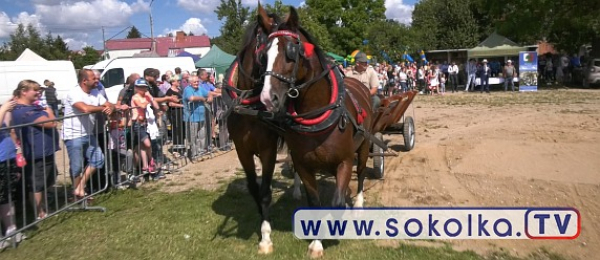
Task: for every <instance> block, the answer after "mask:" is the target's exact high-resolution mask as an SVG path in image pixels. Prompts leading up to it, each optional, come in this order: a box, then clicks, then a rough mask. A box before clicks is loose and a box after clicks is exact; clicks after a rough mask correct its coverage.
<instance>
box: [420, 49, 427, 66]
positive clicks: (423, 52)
mask: <svg viewBox="0 0 600 260" xmlns="http://www.w3.org/2000/svg"><path fill="white" fill-rule="evenodd" d="M420 54H421V60H422V61H423V64H427V63H428V62H427V58H426V57H425V51H424V50H421V53H420Z"/></svg>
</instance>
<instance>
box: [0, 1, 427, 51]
mask: <svg viewBox="0 0 600 260" xmlns="http://www.w3.org/2000/svg"><path fill="white" fill-rule="evenodd" d="M416 1H418V0H386V8H387V11H386V16H387V17H388V18H392V19H397V20H398V21H400V22H403V23H410V21H411V12H412V10H413V8H414V3H415V2H416ZM150 2H151V0H0V42H4V41H6V40H7V39H8V38H9V35H10V34H11V33H12V32H13V31H14V29H15V28H16V27H17V24H19V23H24V24H28V23H30V24H33V25H34V26H35V27H37V28H38V29H39V30H40V31H41V32H42V33H43V34H46V33H47V32H52V33H53V34H60V35H61V37H63V38H64V39H65V40H66V41H67V44H68V45H69V47H70V48H71V49H72V50H78V49H81V47H82V46H84V45H91V46H94V47H95V48H97V49H101V48H102V27H104V35H105V37H106V39H109V38H112V37H114V38H115V39H118V38H124V37H125V36H126V35H127V31H128V29H126V28H127V27H128V26H132V25H134V26H136V27H137V28H138V29H139V30H140V32H141V33H142V34H143V35H146V36H148V37H150V34H151V30H150V19H149V13H150ZM273 2H274V0H262V1H261V3H269V4H272V3H273ZM242 3H243V4H244V5H247V6H250V7H254V6H256V5H257V3H258V2H257V0H242ZM283 3H284V4H288V5H293V6H299V5H301V4H303V1H299V0H283ZM219 4H220V0H154V2H153V3H152V8H151V9H152V16H153V20H154V35H155V36H159V35H166V34H168V33H169V32H171V31H176V30H184V31H186V32H189V31H192V32H193V33H194V34H202V33H206V34H207V35H209V36H211V37H214V36H218V35H219V34H220V32H219V29H220V27H221V24H222V22H221V21H219V20H218V19H217V16H216V14H215V13H214V10H215V9H216V8H217V6H218V5H219ZM124 29H126V30H125V31H123V32H121V33H119V32H120V31H122V30H124Z"/></svg>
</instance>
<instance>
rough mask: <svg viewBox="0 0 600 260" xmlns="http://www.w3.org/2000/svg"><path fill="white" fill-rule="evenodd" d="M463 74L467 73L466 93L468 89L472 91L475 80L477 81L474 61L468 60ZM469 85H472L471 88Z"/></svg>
mask: <svg viewBox="0 0 600 260" xmlns="http://www.w3.org/2000/svg"><path fill="white" fill-rule="evenodd" d="M465 72H466V73H467V86H465V91H467V92H468V91H469V88H471V91H472V90H473V87H474V86H475V80H476V79H477V64H475V60H473V59H471V60H469V64H467V66H466V71H465ZM471 84H473V87H471Z"/></svg>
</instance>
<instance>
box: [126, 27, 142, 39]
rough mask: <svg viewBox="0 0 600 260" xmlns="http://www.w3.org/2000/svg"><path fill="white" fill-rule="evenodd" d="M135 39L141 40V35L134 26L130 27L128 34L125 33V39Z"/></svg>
mask: <svg viewBox="0 0 600 260" xmlns="http://www.w3.org/2000/svg"><path fill="white" fill-rule="evenodd" d="M135 38H142V33H140V31H139V30H138V29H137V28H135V26H132V27H131V30H129V33H127V39H135Z"/></svg>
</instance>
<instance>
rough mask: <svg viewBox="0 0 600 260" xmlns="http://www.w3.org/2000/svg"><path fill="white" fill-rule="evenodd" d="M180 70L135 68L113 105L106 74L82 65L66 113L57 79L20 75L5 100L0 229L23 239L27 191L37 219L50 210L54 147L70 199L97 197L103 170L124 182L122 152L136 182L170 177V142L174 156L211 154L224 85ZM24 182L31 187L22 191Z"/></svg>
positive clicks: (0, 113)
mask: <svg viewBox="0 0 600 260" xmlns="http://www.w3.org/2000/svg"><path fill="white" fill-rule="evenodd" d="M174 71H175V73H173V72H171V71H167V72H165V73H164V74H163V75H162V76H160V75H161V74H160V72H159V71H158V70H157V69H153V68H147V69H145V70H144V71H143V74H142V75H139V74H137V73H134V74H131V75H129V77H128V79H127V82H126V83H125V84H124V86H123V89H122V90H121V92H120V94H119V99H118V101H117V103H116V104H113V103H111V102H109V101H108V98H107V95H106V92H105V89H104V86H102V83H101V82H100V81H99V76H100V73H99V72H98V71H95V70H88V69H82V70H80V71H79V72H78V75H77V78H78V85H77V86H73V89H72V90H70V91H69V93H68V94H67V95H66V97H65V99H64V100H62V101H63V102H62V104H63V108H64V116H62V117H59V114H58V106H57V105H58V99H57V97H56V91H55V89H54V83H52V82H51V81H50V80H46V81H45V82H44V87H42V85H40V84H39V83H37V82H35V81H32V80H22V81H21V82H20V83H19V84H18V86H17V88H16V89H15V90H14V91H13V98H12V99H11V100H10V101H9V102H6V103H5V104H3V105H2V106H0V122H1V123H2V128H0V221H1V224H2V227H3V229H2V233H1V235H3V236H10V237H11V239H17V240H18V241H20V240H21V239H22V238H23V236H22V235H21V234H20V233H19V234H14V232H15V231H16V230H17V227H16V223H14V219H15V218H14V214H15V209H14V207H15V201H17V200H25V198H24V197H29V199H30V201H31V204H32V206H31V209H32V211H33V212H34V215H35V218H37V219H38V220H40V219H44V218H46V217H47V215H48V212H46V209H47V207H45V204H46V203H47V202H46V201H45V199H46V198H47V197H48V196H46V195H47V194H46V193H48V192H49V191H50V189H51V188H52V187H53V185H55V183H56V176H57V169H58V167H57V162H56V158H55V154H56V152H57V151H59V150H61V149H66V154H67V155H68V161H69V163H68V174H69V177H70V179H71V184H72V188H71V189H72V193H71V194H70V195H71V197H72V201H82V200H90V199H93V198H92V197H91V196H90V195H91V194H93V193H95V192H97V191H99V190H101V189H102V188H101V187H103V185H99V184H98V183H96V184H94V183H93V181H91V180H92V176H94V175H95V174H97V173H98V172H100V171H108V172H109V173H110V175H111V176H112V178H113V179H112V182H109V183H112V184H114V185H115V188H122V187H123V186H121V184H122V181H121V172H122V170H123V169H122V168H121V164H120V159H121V157H122V155H123V154H132V155H133V165H132V167H131V169H129V170H127V169H126V170H125V171H127V172H128V173H129V176H128V177H129V180H130V181H133V182H137V181H140V178H141V177H145V178H147V179H148V180H149V179H153V180H160V179H164V178H166V176H165V173H168V172H169V167H168V164H177V162H175V161H173V160H171V159H169V158H167V156H165V155H164V151H163V145H164V144H165V143H166V142H167V141H168V142H172V143H173V146H172V148H171V149H169V150H170V151H169V152H171V153H172V155H173V156H172V157H171V158H174V159H177V158H182V157H184V156H187V157H189V158H190V159H191V160H193V159H194V158H195V157H198V156H201V155H203V154H204V153H207V152H208V150H209V149H210V148H211V147H209V145H208V144H209V142H210V140H209V138H211V137H212V136H210V135H209V136H207V133H210V130H211V129H214V127H215V126H214V121H213V120H211V119H210V117H207V116H206V114H207V110H209V111H210V110H211V109H212V108H211V106H210V104H211V103H212V102H213V99H215V98H216V97H219V96H220V95H221V91H220V88H218V87H215V79H214V77H211V76H210V75H209V73H208V71H206V70H204V69H200V70H198V71H197V73H189V72H187V71H183V72H182V71H181V69H179V68H175V69H174ZM167 125H169V126H171V127H170V129H168V127H167ZM61 141H62V143H63V146H61V145H60V142H61ZM188 147H189V148H188ZM106 167H108V168H106ZM65 168H66V167H65ZM105 168H106V169H105ZM65 170H66V169H65ZM105 181H109V180H105ZM21 187H24V188H25V190H21V191H20V192H19V191H18V189H20V188H21ZM26 193H27V196H26V195H25V194H26ZM0 237H2V236H0ZM18 241H17V242H18ZM8 244H10V241H9V240H5V241H2V243H0V248H2V247H3V246H6V245H8Z"/></svg>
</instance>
